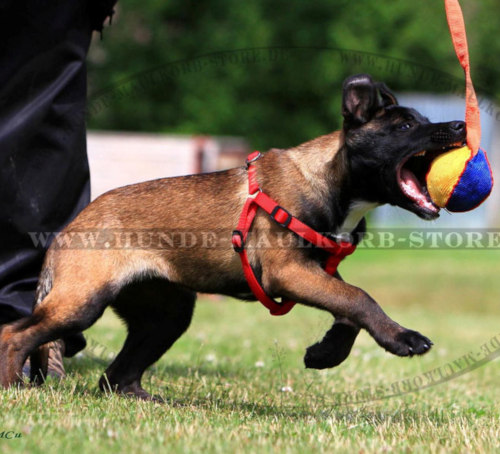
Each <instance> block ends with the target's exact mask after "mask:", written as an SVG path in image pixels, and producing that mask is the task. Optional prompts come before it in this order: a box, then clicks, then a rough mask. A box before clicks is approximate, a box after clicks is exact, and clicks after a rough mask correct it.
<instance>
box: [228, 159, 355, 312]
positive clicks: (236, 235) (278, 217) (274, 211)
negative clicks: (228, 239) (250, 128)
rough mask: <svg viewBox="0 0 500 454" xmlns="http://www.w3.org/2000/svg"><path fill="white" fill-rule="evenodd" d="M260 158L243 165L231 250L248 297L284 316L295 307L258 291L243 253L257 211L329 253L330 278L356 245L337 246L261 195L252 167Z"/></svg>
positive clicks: (255, 280) (327, 269)
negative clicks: (243, 188)
mask: <svg viewBox="0 0 500 454" xmlns="http://www.w3.org/2000/svg"><path fill="white" fill-rule="evenodd" d="M261 156H262V155H261V154H260V152H258V151H255V152H253V153H251V154H250V155H249V156H248V157H247V160H246V164H247V170H248V193H249V196H248V198H247V200H246V202H245V205H244V206H243V210H242V212H241V216H240V220H239V222H238V226H237V227H236V230H234V231H233V234H232V243H233V248H234V250H235V251H236V252H237V253H238V254H239V255H240V258H241V264H242V266H243V272H244V274H245V278H246V280H247V283H248V285H249V287H250V290H252V293H253V294H254V295H255V297H256V298H257V299H258V300H259V301H260V302H261V303H262V304H263V305H264V306H266V307H267V308H268V309H269V311H270V312H271V315H285V314H287V313H288V312H290V310H291V309H292V307H293V306H295V302H294V301H289V300H282V301H281V303H279V302H277V301H275V300H274V299H273V298H271V297H270V296H269V295H268V294H267V293H266V291H265V290H264V289H263V288H262V285H260V283H259V281H258V280H257V278H256V277H255V273H254V272H253V269H252V266H251V265H250V262H249V261H248V255H247V251H246V250H245V241H246V239H247V236H248V233H249V231H250V228H251V227H252V223H253V220H254V218H255V215H256V214H257V210H258V209H259V207H260V208H262V209H263V210H264V211H265V212H266V213H268V214H269V215H270V216H271V219H272V220H273V221H275V222H276V223H277V224H278V225H280V226H281V227H284V228H286V229H288V230H291V231H292V232H294V233H296V234H297V235H299V236H300V237H302V238H304V239H305V240H307V241H308V242H309V243H312V244H314V245H315V246H317V247H319V248H321V249H324V250H325V251H327V252H329V254H330V256H329V257H328V259H327V261H326V265H325V271H326V272H327V273H328V274H330V275H332V276H333V275H334V274H335V272H336V271H337V267H338V266H339V263H340V262H341V260H342V259H343V258H344V257H346V256H347V255H350V254H352V253H353V252H354V250H355V249H356V245H354V244H351V243H348V242H341V243H337V242H335V241H333V240H331V239H330V238H327V237H325V236H323V235H321V234H320V233H318V232H316V231H315V230H313V229H311V228H310V227H308V226H307V225H306V224H304V223H303V222H301V221H299V220H298V219H297V218H296V217H294V216H293V215H292V214H290V213H289V212H288V211H287V210H285V209H284V208H283V207H281V206H279V205H278V204H277V203H276V202H275V201H274V200H273V199H271V198H270V197H269V196H268V195H267V194H265V193H264V192H262V189H261V188H260V187H259V184H258V183H257V175H256V174H257V169H256V167H255V166H254V165H253V163H254V162H255V161H256V160H257V159H259V158H260V157H261Z"/></svg>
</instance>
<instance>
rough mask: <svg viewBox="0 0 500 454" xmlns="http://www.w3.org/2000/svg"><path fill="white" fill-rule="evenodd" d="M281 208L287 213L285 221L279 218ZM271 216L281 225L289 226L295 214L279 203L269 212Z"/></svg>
mask: <svg viewBox="0 0 500 454" xmlns="http://www.w3.org/2000/svg"><path fill="white" fill-rule="evenodd" d="M280 210H281V212H282V213H284V214H286V219H285V220H284V221H280V220H279V219H277V217H278V215H280V214H282V213H280ZM269 216H271V219H272V220H273V221H274V222H276V223H277V224H279V225H281V227H284V228H287V227H288V226H289V225H290V222H292V219H293V216H292V215H291V214H290V213H289V212H288V211H287V210H285V209H284V208H283V207H280V206H279V205H276V206H275V207H274V208H273V211H271V213H270V214H269Z"/></svg>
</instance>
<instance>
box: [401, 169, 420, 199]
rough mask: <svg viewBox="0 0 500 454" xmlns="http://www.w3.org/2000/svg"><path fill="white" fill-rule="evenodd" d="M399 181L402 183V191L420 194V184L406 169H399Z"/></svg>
mask: <svg viewBox="0 0 500 454" xmlns="http://www.w3.org/2000/svg"><path fill="white" fill-rule="evenodd" d="M401 180H402V181H403V185H404V189H406V190H408V191H410V192H411V193H412V194H420V193H421V191H420V183H419V182H418V180H417V177H416V176H415V174H414V173H413V172H411V171H410V170H408V169H405V168H403V169H401Z"/></svg>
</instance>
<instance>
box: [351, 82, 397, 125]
mask: <svg viewBox="0 0 500 454" xmlns="http://www.w3.org/2000/svg"><path fill="white" fill-rule="evenodd" d="M397 103H398V102H397V100H396V97H395V96H394V95H393V94H392V93H391V92H390V91H389V89H388V88H387V87H386V86H385V85H384V84H382V83H375V82H374V81H373V80H372V78H371V77H370V76H369V75H368V74H358V75H356V76H351V77H348V78H347V79H346V80H345V81H344V86H343V95H342V115H343V116H344V120H345V122H347V123H348V124H352V125H362V124H364V123H367V122H368V121H370V120H371V119H372V118H373V117H374V116H375V115H376V114H377V113H378V112H380V111H381V110H382V109H384V108H386V107H387V106H389V105H394V104H397Z"/></svg>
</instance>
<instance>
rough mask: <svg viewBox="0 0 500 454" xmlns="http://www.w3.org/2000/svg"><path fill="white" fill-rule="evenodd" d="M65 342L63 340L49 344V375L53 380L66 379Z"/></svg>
mask: <svg viewBox="0 0 500 454" xmlns="http://www.w3.org/2000/svg"><path fill="white" fill-rule="evenodd" d="M64 349H65V346H64V341H62V340H61V339H59V340H56V341H54V342H49V367H48V371H47V375H48V376H49V377H53V378H64V377H65V376H66V372H65V370H64V364H63V356H64Z"/></svg>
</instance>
